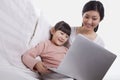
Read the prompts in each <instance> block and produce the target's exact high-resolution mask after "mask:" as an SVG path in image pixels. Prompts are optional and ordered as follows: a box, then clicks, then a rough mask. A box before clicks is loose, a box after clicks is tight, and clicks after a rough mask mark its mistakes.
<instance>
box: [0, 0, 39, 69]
mask: <svg viewBox="0 0 120 80" xmlns="http://www.w3.org/2000/svg"><path fill="white" fill-rule="evenodd" d="M37 19H38V17H37V16H36V13H35V11H34V7H33V6H32V4H31V2H30V1H29V0H1V1H0V41H1V44H0V56H1V57H2V58H4V59H5V60H6V61H7V62H8V63H9V64H10V65H14V66H16V67H21V68H23V67H25V66H24V65H23V63H22V62H21V55H22V53H23V52H24V51H25V50H26V49H27V46H28V42H29V40H30V38H31V35H32V33H33V31H34V28H35V25H36V21H37ZM1 65H2V64H1Z"/></svg>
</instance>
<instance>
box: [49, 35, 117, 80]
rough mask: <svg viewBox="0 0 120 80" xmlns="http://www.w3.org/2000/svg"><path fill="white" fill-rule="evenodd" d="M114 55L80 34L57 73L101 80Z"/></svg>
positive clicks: (80, 78)
mask: <svg viewBox="0 0 120 80" xmlns="http://www.w3.org/2000/svg"><path fill="white" fill-rule="evenodd" d="M116 57H117V56H116V55H115V54H113V53H112V52H110V51H108V50H107V49H105V48H103V47H101V46H99V45H98V44H96V43H94V42H93V41H90V40H89V39H87V38H85V37H84V36H82V35H77V36H76V38H75V40H74V42H73V43H72V45H71V47H70V48H69V50H68V52H67V54H66V56H65V58H64V59H63V61H62V62H61V63H60V66H59V67H58V68H57V69H51V68H50V69H51V70H53V71H55V72H57V73H60V74H63V75H66V76H69V77H71V78H74V79H76V80H102V79H103V77H104V76H105V74H106V72H107V71H108V69H109V68H110V66H111V65H112V63H113V62H114V60H115V59H116Z"/></svg>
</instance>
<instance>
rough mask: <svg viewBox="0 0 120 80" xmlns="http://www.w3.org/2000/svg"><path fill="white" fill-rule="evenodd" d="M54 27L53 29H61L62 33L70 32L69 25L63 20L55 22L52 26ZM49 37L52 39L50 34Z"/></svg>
mask: <svg viewBox="0 0 120 80" xmlns="http://www.w3.org/2000/svg"><path fill="white" fill-rule="evenodd" d="M54 29H55V31H57V30H61V31H63V32H64V33H66V34H67V35H68V36H70V34H71V27H70V25H69V24H68V23H66V22H65V21H60V22H58V23H56V25H55V26H54ZM50 39H52V35H51V37H50Z"/></svg>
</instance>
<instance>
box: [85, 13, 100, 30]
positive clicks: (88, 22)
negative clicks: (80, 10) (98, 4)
mask: <svg viewBox="0 0 120 80" xmlns="http://www.w3.org/2000/svg"><path fill="white" fill-rule="evenodd" d="M99 22H100V15H99V13H98V12H97V11H87V12H85V13H84V14H83V27H84V28H85V29H87V30H94V28H95V27H97V25H98V24H99Z"/></svg>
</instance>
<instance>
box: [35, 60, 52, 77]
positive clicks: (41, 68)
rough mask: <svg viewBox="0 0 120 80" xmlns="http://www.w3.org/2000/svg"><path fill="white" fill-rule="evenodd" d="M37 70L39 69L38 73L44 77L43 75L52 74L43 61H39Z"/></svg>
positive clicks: (36, 66)
mask: <svg viewBox="0 0 120 80" xmlns="http://www.w3.org/2000/svg"><path fill="white" fill-rule="evenodd" d="M34 68H35V69H37V71H38V72H39V73H40V74H41V75H43V74H48V73H50V72H51V71H50V70H48V69H47V67H45V66H44V65H43V63H42V62H41V61H39V62H38V63H36V64H35V67H34Z"/></svg>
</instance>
